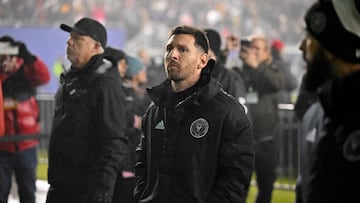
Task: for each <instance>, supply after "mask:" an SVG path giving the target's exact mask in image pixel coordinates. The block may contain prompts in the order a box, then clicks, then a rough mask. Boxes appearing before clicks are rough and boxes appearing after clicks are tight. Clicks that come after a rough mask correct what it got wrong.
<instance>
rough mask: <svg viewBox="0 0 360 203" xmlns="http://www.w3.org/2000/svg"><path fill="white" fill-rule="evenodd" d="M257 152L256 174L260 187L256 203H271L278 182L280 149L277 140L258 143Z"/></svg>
mask: <svg viewBox="0 0 360 203" xmlns="http://www.w3.org/2000/svg"><path fill="white" fill-rule="evenodd" d="M255 150H256V151H255V157H256V158H255V174H256V182H257V187H258V194H257V197H256V203H270V202H271V197H272V191H273V189H274V183H275V180H276V167H277V165H278V147H277V144H276V141H275V140H266V141H260V142H257V143H256V149H255Z"/></svg>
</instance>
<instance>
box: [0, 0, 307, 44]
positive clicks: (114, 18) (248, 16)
mask: <svg viewBox="0 0 360 203" xmlns="http://www.w3.org/2000/svg"><path fill="white" fill-rule="evenodd" d="M311 2H313V0H287V1H282V0H266V1H260V0H222V1H220V0H197V1H191V0H183V1H179V0H158V1H139V0H123V1H115V0H86V1H85V0H71V1H70V0H46V1H45V0H27V1H22V0H1V1H0V26H4V25H16V26H24V25H36V26H57V25H58V24H59V22H60V21H62V22H64V21H68V22H72V21H74V20H75V21H76V20H78V19H80V18H81V17H84V16H88V17H92V18H94V19H97V20H98V21H100V22H102V23H104V24H105V25H106V26H107V27H108V28H125V29H126V31H127V32H128V36H133V34H134V33H137V32H139V31H140V30H141V28H143V27H144V25H146V24H148V23H149V22H160V23H163V24H165V25H167V26H170V27H173V26H176V25H178V24H188V25H195V26H199V27H216V28H218V29H219V30H221V32H222V34H223V35H225V36H226V35H227V33H235V34H237V35H249V34H251V33H254V32H266V34H267V35H268V36H269V37H270V38H281V39H283V40H284V41H285V42H288V43H297V42H298V41H299V39H300V37H301V34H302V33H303V30H302V28H303V21H302V16H303V12H304V10H305V8H306V7H307V6H308V5H309V4H310V3H311Z"/></svg>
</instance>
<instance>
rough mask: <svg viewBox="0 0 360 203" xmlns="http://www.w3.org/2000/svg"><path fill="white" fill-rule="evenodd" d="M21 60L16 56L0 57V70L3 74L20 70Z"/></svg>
mask: <svg viewBox="0 0 360 203" xmlns="http://www.w3.org/2000/svg"><path fill="white" fill-rule="evenodd" d="M22 64H23V60H22V59H21V58H19V57H16V56H10V55H0V70H1V72H4V73H11V72H14V71H16V70H17V69H19V68H20V66H21V65H22Z"/></svg>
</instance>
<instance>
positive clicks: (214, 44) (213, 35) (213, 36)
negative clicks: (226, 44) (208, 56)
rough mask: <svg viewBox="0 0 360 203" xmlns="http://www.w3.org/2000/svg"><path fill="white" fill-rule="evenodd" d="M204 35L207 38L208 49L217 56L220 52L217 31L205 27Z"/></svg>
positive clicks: (219, 39) (219, 38)
mask: <svg viewBox="0 0 360 203" xmlns="http://www.w3.org/2000/svg"><path fill="white" fill-rule="evenodd" d="M204 31H205V33H206V36H207V37H208V39H209V45H210V49H211V50H212V51H213V52H214V53H215V55H216V56H219V55H220V53H221V36H220V34H219V32H218V31H216V30H214V29H205V30H204Z"/></svg>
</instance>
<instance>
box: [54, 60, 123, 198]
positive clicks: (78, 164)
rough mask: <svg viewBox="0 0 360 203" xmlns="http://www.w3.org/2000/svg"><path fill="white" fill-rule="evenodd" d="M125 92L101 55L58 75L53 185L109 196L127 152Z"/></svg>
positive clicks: (81, 193) (83, 193)
mask: <svg viewBox="0 0 360 203" xmlns="http://www.w3.org/2000/svg"><path fill="white" fill-rule="evenodd" d="M125 111H126V108H125V95H124V91H123V89H122V84H121V80H120V76H119V73H118V71H117V68H116V66H115V65H114V64H113V63H111V62H110V61H108V60H105V59H103V55H102V54H100V55H96V56H94V57H93V58H92V59H91V60H90V62H89V63H88V64H87V65H86V67H84V68H83V69H74V68H71V70H70V71H69V72H67V73H65V74H64V75H63V76H62V79H61V86H60V87H59V89H58V92H57V93H56V95H55V114H54V120H53V125H52V131H51V138H50V146H49V169H48V182H49V184H50V186H51V187H52V188H55V190H59V191H63V192H64V193H68V194H69V195H71V194H76V195H79V196H83V197H90V196H92V195H93V194H95V193H99V194H103V195H104V196H106V198H107V199H111V197H112V194H113V190H114V186H115V180H116V177H117V175H118V174H120V171H121V168H120V167H121V162H122V161H123V160H124V157H125V156H126V154H127V151H126V150H127V138H126V136H125V134H124V129H125V126H126V118H125Z"/></svg>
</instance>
